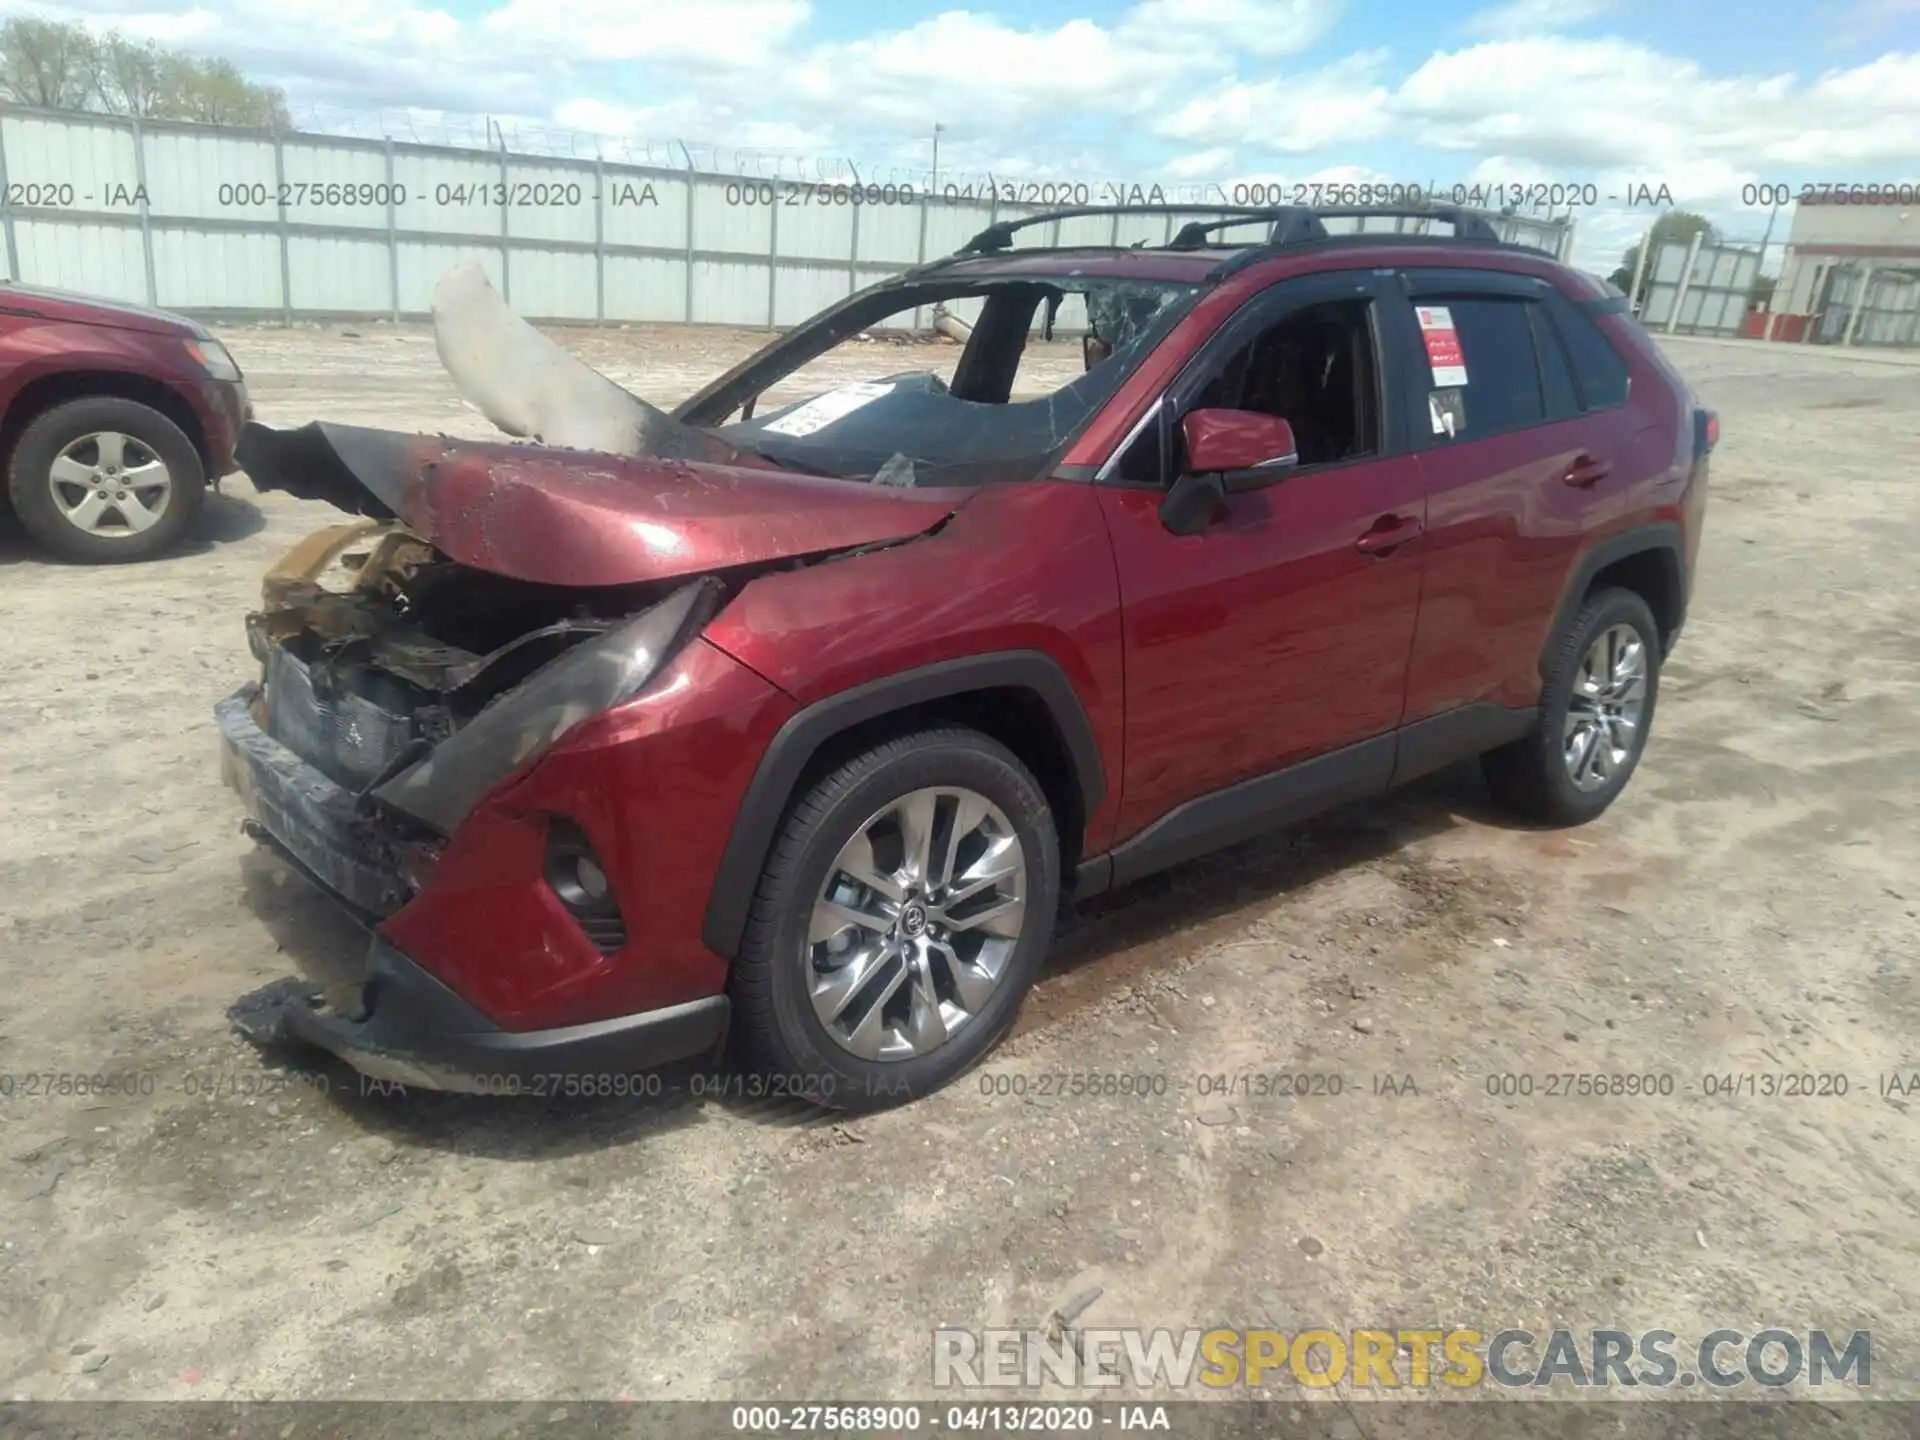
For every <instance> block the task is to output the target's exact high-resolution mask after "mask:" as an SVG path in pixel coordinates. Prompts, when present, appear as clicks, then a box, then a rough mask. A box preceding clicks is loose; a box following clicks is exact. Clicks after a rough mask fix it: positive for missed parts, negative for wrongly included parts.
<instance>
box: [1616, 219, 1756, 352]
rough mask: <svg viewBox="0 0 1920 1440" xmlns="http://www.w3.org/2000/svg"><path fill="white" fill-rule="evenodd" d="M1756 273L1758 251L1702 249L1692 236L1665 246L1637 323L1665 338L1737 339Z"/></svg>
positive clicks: (1656, 261) (1742, 247)
mask: <svg viewBox="0 0 1920 1440" xmlns="http://www.w3.org/2000/svg"><path fill="white" fill-rule="evenodd" d="M1641 243H1642V244H1643V245H1644V244H1645V241H1642V242H1641ZM1759 273H1760V251H1759V249H1758V247H1755V246H1750V245H1731V244H1725V245H1708V244H1703V243H1701V237H1700V236H1698V235H1695V236H1694V237H1693V238H1692V240H1691V242H1689V241H1684V240H1669V241H1666V242H1665V243H1664V244H1662V245H1661V246H1660V248H1659V250H1658V251H1657V252H1656V253H1655V255H1654V259H1653V273H1652V275H1651V277H1650V278H1649V282H1648V285H1647V289H1646V298H1645V300H1644V302H1643V303H1642V306H1641V311H1640V318H1641V320H1642V321H1644V322H1645V323H1646V324H1647V325H1649V326H1652V327H1654V328H1656V329H1660V330H1665V331H1667V332H1669V333H1673V332H1676V331H1677V332H1678V333H1680V334H1682V335H1738V334H1739V333H1740V324H1741V321H1742V320H1743V319H1744V318H1745V316H1746V313H1747V294H1748V292H1749V291H1751V290H1752V288H1753V281H1754V277H1755V276H1757V275H1758V274H1759Z"/></svg>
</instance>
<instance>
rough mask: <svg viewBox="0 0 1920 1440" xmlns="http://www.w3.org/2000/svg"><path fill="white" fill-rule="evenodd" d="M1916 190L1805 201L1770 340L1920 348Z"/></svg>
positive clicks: (1851, 189)
mask: <svg viewBox="0 0 1920 1440" xmlns="http://www.w3.org/2000/svg"><path fill="white" fill-rule="evenodd" d="M1917 189H1920V187H1916V186H1914V185H1900V186H1882V187H1877V189H1869V188H1868V187H1864V186H1847V187H1845V188H1844V190H1841V189H1836V190H1835V191H1834V192H1833V193H1832V194H1831V195H1827V196H1815V197H1810V198H1803V199H1801V200H1800V201H1799V203H1798V204H1797V205H1796V206H1795V208H1794V215H1793V228H1792V231H1791V232H1790V233H1789V234H1788V236H1787V250H1786V258H1785V260H1784V261H1783V263H1782V266H1781V272H1780V281H1779V284H1778V285H1777V286H1776V287H1775V289H1774V294H1773V305H1772V312H1773V313H1772V316H1771V319H1770V321H1769V327H1768V333H1769V334H1770V336H1771V338H1773V339H1776V340H1806V341H1811V342H1813V343H1815V344H1824V345H1913V344H1915V343H1916V342H1920V193H1916V190H1917ZM1856 191H1858V192H1861V193H1860V194H1856V193H1855V192H1856Z"/></svg>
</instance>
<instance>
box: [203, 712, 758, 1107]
mask: <svg viewBox="0 0 1920 1440" xmlns="http://www.w3.org/2000/svg"><path fill="white" fill-rule="evenodd" d="M258 694H259V687H258V686H256V685H248V686H245V687H244V688H242V689H241V690H239V691H237V692H236V693H235V694H233V695H230V696H228V697H227V698H226V699H225V700H222V701H221V702H219V704H217V705H216V706H215V707H214V713H215V716H216V718H217V721H218V724H219V729H220V770H221V775H222V777H223V779H225V780H226V782H227V783H228V784H229V785H230V786H231V787H232V788H233V789H234V790H236V791H237V792H238V793H239V794H240V796H241V798H242V800H243V802H244V803H245V806H246V811H247V816H248V830H249V833H250V834H252V835H253V836H254V837H255V838H256V839H257V840H260V841H261V842H262V843H265V844H267V845H269V846H270V847H271V848H272V849H273V850H274V851H275V852H276V853H278V854H279V855H280V856H281V857H282V858H283V859H284V860H286V861H288V862H289V863H290V864H291V865H292V866H293V868H294V869H295V870H297V871H298V872H299V873H300V874H301V875H303V876H304V877H305V878H306V879H307V880H309V881H310V882H312V883H314V884H315V885H317V886H318V887H320V888H321V889H322V890H323V891H326V892H328V893H330V894H331V895H332V896H333V897H334V898H336V899H337V900H339V901H341V902H342V903H344V904H345V905H346V906H347V908H348V909H349V910H351V911H352V912H353V913H354V914H355V915H356V917H357V918H359V919H360V920H361V921H362V922H363V923H364V924H366V925H368V926H369V927H370V928H371V927H372V926H374V925H376V924H378V922H379V921H380V920H381V919H382V918H384V917H385V916H387V915H390V914H392V913H393V912H394V911H395V910H397V909H398V908H399V907H401V906H403V905H404V904H405V903H406V902H407V900H408V899H410V898H411V896H412V894H413V886H412V884H411V883H409V881H408V879H407V878H406V871H407V868H408V858H409V852H408V850H407V846H406V843H405V842H402V841H396V840H394V839H392V838H391V837H388V836H386V835H383V834H382V833H381V830H380V826H379V822H378V821H377V819H376V818H375V817H373V816H371V815H369V814H368V813H366V812H365V811H364V810H363V808H362V805H361V800H360V797H359V796H357V795H355V794H354V792H352V791H350V790H348V789H346V788H345V787H344V786H342V785H340V784H338V783H336V782H335V781H334V780H333V779H331V778H330V777H328V776H327V775H325V774H323V773H322V772H321V771H320V770H318V769H317V768H316V767H314V766H312V765H309V764H308V763H307V762H306V761H304V760H302V759H301V758H300V757H299V756H298V755H296V754H295V753H294V752H293V751H292V750H290V749H288V748H287V747H286V746H285V745H282V744H281V743H280V742H279V741H278V740H276V739H274V738H273V737H272V736H271V735H269V734H267V733H266V731H265V730H263V729H262V728H261V726H260V725H259V723H258V722H257V720H256V718H255V712H254V704H255V702H256V700H257V698H258ZM727 1018H728V1005H727V999H726V997H725V996H724V995H713V996H707V997H704V998H702V999H698V1000H693V1001H689V1002H687V1003H685V1004H681V1005H674V1006H669V1007H666V1008H663V1009H658V1010H648V1011H643V1012H641V1013H639V1014H634V1015H621V1016H615V1017H613V1018H611V1019H606V1020H597V1021H593V1022H590V1023H587V1024H581V1025H569V1026H564V1027H560V1028H555V1029H546V1030H518V1031H515V1030H506V1029H503V1028H502V1027H501V1026H500V1025H498V1024H496V1023H495V1022H494V1021H493V1020H491V1019H489V1018H488V1017H487V1016H486V1015H485V1014H483V1013H482V1012H481V1011H480V1010H479V1009H477V1008H476V1007H475V1006H474V1005H473V1004H471V1003H470V1002H469V1001H467V1000H466V999H464V998H462V997H461V996H460V995H459V994H457V993H456V992H455V991H454V990H453V989H452V988H451V987H449V986H448V985H446V984H445V983H444V982H443V981H441V980H440V979H438V978H437V977H435V976H434V975H433V974H432V973H431V972H429V971H428V970H427V969H426V968H425V967H424V966H422V965H420V964H419V963H418V962H416V961H414V960H413V959H411V958H410V957H408V956H407V955H406V954H404V953H403V952H402V951H401V950H400V949H398V948H397V947H396V946H394V945H393V944H392V943H391V942H390V941H389V940H387V939H386V938H385V937H383V936H381V935H379V934H378V933H375V934H374V936H373V938H372V941H371V943H370V945H369V948H368V954H367V969H366V975H365V979H364V982H363V985H362V988H361V995H360V1005H359V1008H358V1010H357V1012H356V1013H355V1014H353V1015H350V1016H349V1015H342V1014H338V1013H335V1012H330V1011H327V1010H324V1009H320V1008H316V1007H315V1005H314V1004H313V1003H312V1002H311V1001H310V1000H309V999H308V997H307V996H306V994H305V993H304V992H303V991H301V990H300V989H299V987H297V986H281V987H279V988H278V990H277V992H276V993H275V995H274V997H273V999H272V1001H271V1003H270V1005H269V1007H268V1009H267V1011H266V1012H265V1013H262V1014H256V1015H253V1016H251V1017H250V1018H249V1020H248V1023H247V1024H246V1026H245V1027H244V1028H245V1029H246V1030H247V1031H248V1033H249V1034H250V1035H251V1036H252V1037H253V1038H255V1039H257V1040H263V1041H275V1040H277V1041H295V1042H301V1043H305V1044H310V1045H316V1046H318V1047H320V1048H321V1049H324V1050H328V1051H330V1052H332V1053H333V1054H335V1055H337V1056H339V1057H340V1058H341V1059H343V1060H345V1061H346V1062H347V1063H348V1064H350V1065H352V1066H353V1067H354V1068H355V1069H356V1070H358V1071H359V1072H360V1073H361V1074H363V1075H366V1076H368V1077H369V1078H372V1079H375V1080H380V1081H387V1082H394V1083H398V1084H401V1085H415V1086H419V1087H421V1088H423V1089H432V1090H451V1091H459V1092H464V1093H468V1094H543V1095H555V1094H586V1095H596V1094H630V1093H637V1092H635V1091H633V1090H632V1089H631V1087H628V1088H621V1087H620V1086H619V1085H618V1083H617V1081H618V1079H619V1077H623V1076H630V1075H632V1074H634V1073H635V1072H638V1071H644V1070H648V1069H652V1068H655V1067H658V1066H661V1065H666V1064H670V1063H672V1062H674V1061H678V1060H685V1059H689V1058H692V1057H695V1056H702V1055H710V1054H713V1053H716V1052H717V1050H718V1049H719V1046H720V1044H721V1042H722V1041H723V1039H724V1038H725V1035H726V1028H727Z"/></svg>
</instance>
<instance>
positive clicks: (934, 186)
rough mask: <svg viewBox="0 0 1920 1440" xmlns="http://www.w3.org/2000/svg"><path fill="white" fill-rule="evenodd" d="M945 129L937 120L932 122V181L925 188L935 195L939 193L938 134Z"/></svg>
mask: <svg viewBox="0 0 1920 1440" xmlns="http://www.w3.org/2000/svg"><path fill="white" fill-rule="evenodd" d="M946 128H947V127H946V126H944V125H942V124H941V123H940V122H939V121H938V120H936V121H934V122H933V179H932V181H931V182H930V183H929V184H928V186H927V188H928V189H929V190H931V191H933V192H934V194H936V195H937V194H939V193H940V132H941V131H942V130H944V129H946Z"/></svg>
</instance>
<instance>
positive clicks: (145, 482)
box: [47, 430, 173, 539]
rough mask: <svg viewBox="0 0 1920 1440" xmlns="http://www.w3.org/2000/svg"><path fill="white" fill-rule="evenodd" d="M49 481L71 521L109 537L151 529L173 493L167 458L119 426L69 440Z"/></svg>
mask: <svg viewBox="0 0 1920 1440" xmlns="http://www.w3.org/2000/svg"><path fill="white" fill-rule="evenodd" d="M47 483H48V485H49V487H50V488H51V489H52V491H53V503H54V505H55V506H56V507H57V508H58V509H59V511H60V514H61V515H62V516H64V517H65V518H66V520H67V523H69V524H70V525H72V526H74V528H76V529H78V530H81V531H84V532H85V533H86V534H88V535H98V536H101V537H103V538H108V539H112V538H115V537H123V536H131V535H138V534H140V533H141V532H142V531H144V530H150V529H152V528H153V527H154V526H155V525H156V524H158V523H159V521H160V517H161V516H162V515H164V514H166V511H167V505H168V502H169V501H170V500H171V499H172V496H173V475H172V474H171V472H169V471H168V469H167V465H166V462H165V461H164V460H162V459H161V458H160V457H159V455H157V454H156V453H154V451H153V450H152V449H151V448H149V447H148V446H147V445H145V444H144V443H142V442H141V441H139V440H137V439H135V438H134V437H133V436H131V435H125V434H122V433H121V432H120V431H118V430H100V431H96V432H94V433H93V434H90V435H82V436H81V437H80V438H79V439H77V440H74V441H72V442H71V443H69V444H68V445H67V446H66V447H65V448H63V449H62V450H61V451H60V453H59V455H57V456H56V457H54V462H53V467H52V469H51V471H50V472H49V474H48V477H47Z"/></svg>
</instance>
